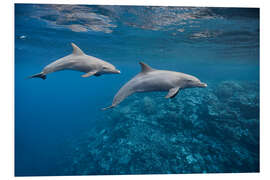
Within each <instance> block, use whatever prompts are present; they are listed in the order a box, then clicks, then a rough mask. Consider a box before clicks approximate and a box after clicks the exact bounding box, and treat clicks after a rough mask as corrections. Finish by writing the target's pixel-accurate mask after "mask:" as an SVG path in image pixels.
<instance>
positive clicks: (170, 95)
mask: <svg viewBox="0 0 270 180" xmlns="http://www.w3.org/2000/svg"><path fill="white" fill-rule="evenodd" d="M179 90H180V88H179V87H175V88H171V89H170V90H169V92H168V94H167V95H166V96H165V98H174V97H175V96H176V95H177V94H178V92H179Z"/></svg>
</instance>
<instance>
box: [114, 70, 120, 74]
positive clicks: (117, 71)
mask: <svg viewBox="0 0 270 180" xmlns="http://www.w3.org/2000/svg"><path fill="white" fill-rule="evenodd" d="M113 73H115V74H120V73H121V72H120V71H119V70H118V69H115V70H114V71H113Z"/></svg>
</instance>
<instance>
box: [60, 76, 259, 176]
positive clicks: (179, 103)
mask: <svg viewBox="0 0 270 180" xmlns="http://www.w3.org/2000/svg"><path fill="white" fill-rule="evenodd" d="M165 95H166V93H159V92H158V93H143V94H140V93H138V94H134V95H132V96H130V97H128V98H127V99H126V100H125V101H124V102H123V103H122V104H120V105H119V106H118V107H116V108H114V109H112V110H110V111H106V112H105V115H104V117H103V118H102V119H101V120H100V123H98V124H97V126H96V127H93V129H91V130H89V132H87V134H84V135H83V136H82V137H80V138H78V139H76V140H74V141H72V144H71V148H72V151H71V152H72V153H70V154H68V155H66V156H67V162H68V163H66V164H68V166H65V167H64V169H63V172H61V174H62V175H63V174H64V175H86V174H88V175H94V174H171V173H231V172H235V173H236V172H259V84H258V83H257V82H237V81H224V82H219V83H210V84H209V86H208V87H207V88H205V89H199V88H196V89H186V90H182V91H180V93H179V94H178V95H177V96H176V97H175V98H174V99H170V100H167V99H165V98H164V96H165Z"/></svg>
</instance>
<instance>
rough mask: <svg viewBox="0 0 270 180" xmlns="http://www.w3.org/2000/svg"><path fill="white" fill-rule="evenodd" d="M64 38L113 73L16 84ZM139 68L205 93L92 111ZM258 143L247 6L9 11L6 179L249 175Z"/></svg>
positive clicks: (62, 47) (251, 11)
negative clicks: (10, 170) (168, 74)
mask: <svg viewBox="0 0 270 180" xmlns="http://www.w3.org/2000/svg"><path fill="white" fill-rule="evenodd" d="M71 42H74V43H75V44H77V45H78V46H79V47H80V48H81V49H82V50H83V51H84V52H85V53H86V54H89V55H92V56H95V57H98V58H101V59H103V60H106V61H108V62H110V63H112V64H114V65H115V66H116V67H117V68H118V69H120V70H121V72H122V73H121V74H111V75H103V76H99V77H89V78H82V77H81V75H82V73H80V72H75V71H61V72H56V73H52V74H49V75H48V78H47V79H46V80H42V79H26V77H28V76H31V75H33V74H35V73H39V72H40V71H41V70H42V68H43V67H44V66H45V65H47V64H49V63H51V62H52V61H54V60H56V59H58V58H60V57H63V56H65V55H68V54H70V53H71V52H72V48H71V45H70V43H71ZM139 61H143V62H145V63H147V64H149V65H150V66H152V67H154V68H157V69H166V70H173V71H179V72H184V73H188V74H191V75H194V76H196V77H198V78H199V79H200V80H201V81H202V82H206V83H207V84H208V87H207V88H204V89H200V88H194V89H185V90H182V91H181V92H180V93H179V94H178V95H177V96H176V97H175V98H174V99H170V100H168V99H165V98H164V96H165V95H166V94H167V93H166V92H150V93H139V94H134V95H132V96H130V97H128V98H127V99H126V100H125V101H123V102H122V103H121V104H120V105H119V106H117V107H116V108H114V109H110V110H107V111H102V110H101V109H102V108H104V107H107V106H109V105H110V104H111V102H112V99H113V96H114V95H115V93H116V92H117V91H118V90H119V88H120V87H121V86H122V85H123V84H125V82H127V81H128V80H129V79H130V78H132V77H133V76H134V75H136V74H137V73H138V72H140V66H139V64H138V63H139ZM259 144H260V143H259V9H256V8H191V7H146V6H83V5H80V6H79V5H38V4H27V5H26V4H16V5H15V175H16V176H41V175H42V176H46V175H94V174H167V173H231V172H234V173H241V172H259Z"/></svg>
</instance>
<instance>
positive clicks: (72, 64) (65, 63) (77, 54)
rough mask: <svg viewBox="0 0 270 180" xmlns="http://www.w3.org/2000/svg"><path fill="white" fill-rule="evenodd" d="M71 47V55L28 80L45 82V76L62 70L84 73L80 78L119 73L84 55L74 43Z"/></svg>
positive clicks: (100, 61)
mask: <svg viewBox="0 0 270 180" xmlns="http://www.w3.org/2000/svg"><path fill="white" fill-rule="evenodd" d="M71 46H72V48H73V52H72V54H70V55H67V56H65V57H62V58H60V59H58V60H56V61H54V62H52V63H50V64H49V65H47V66H46V67H45V68H44V69H43V70H42V72H40V73H38V74H35V75H33V76H30V77H29V78H42V79H43V80H45V79H46V75H47V74H49V73H52V72H56V71H62V70H75V71H80V72H84V73H85V74H83V75H82V77H89V76H92V75H94V76H100V75H102V74H119V73H120V71H119V70H118V69H116V68H115V67H114V66H113V65H112V64H110V63H108V62H106V61H103V60H101V59H98V58H96V57H93V56H89V55H86V54H85V53H84V52H83V51H82V50H81V49H80V48H79V47H78V46H76V45H75V44H74V43H71Z"/></svg>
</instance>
